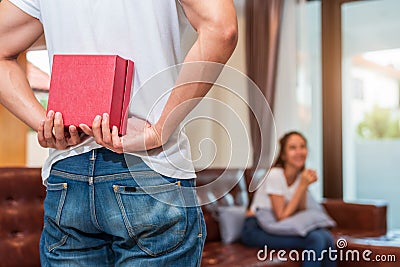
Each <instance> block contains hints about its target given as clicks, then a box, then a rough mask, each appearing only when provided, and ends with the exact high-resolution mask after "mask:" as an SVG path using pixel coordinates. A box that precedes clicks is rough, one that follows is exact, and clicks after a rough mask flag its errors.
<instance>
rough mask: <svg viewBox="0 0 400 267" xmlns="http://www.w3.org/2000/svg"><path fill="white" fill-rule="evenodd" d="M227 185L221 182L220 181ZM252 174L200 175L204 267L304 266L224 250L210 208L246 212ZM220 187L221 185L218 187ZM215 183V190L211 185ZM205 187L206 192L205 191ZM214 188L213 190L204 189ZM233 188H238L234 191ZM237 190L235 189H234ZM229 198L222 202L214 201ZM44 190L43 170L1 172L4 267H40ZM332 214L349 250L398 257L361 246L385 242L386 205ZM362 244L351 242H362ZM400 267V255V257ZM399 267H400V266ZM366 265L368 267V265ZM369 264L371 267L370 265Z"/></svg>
mask: <svg viewBox="0 0 400 267" xmlns="http://www.w3.org/2000/svg"><path fill="white" fill-rule="evenodd" d="M222 173H224V175H222V178H223V179H220V178H218V179H217V177H221V174H222ZM251 178H252V173H251V172H250V171H249V170H246V171H245V172H244V173H243V172H241V171H240V170H229V171H227V172H224V171H223V170H206V171H201V172H199V173H198V186H199V190H198V194H199V198H200V199H203V201H204V198H205V197H206V198H208V201H205V202H207V203H208V204H207V205H204V206H203V210H204V214H205V219H206V224H207V232H208V235H207V239H206V245H205V249H204V253H203V258H202V267H211V266H219V267H223V266H230V267H231V266H243V267H244V266H246V267H249V266H300V265H301V264H300V263H299V262H289V261H287V262H281V261H278V260H277V259H274V260H273V261H272V262H271V261H259V260H257V256H256V255H257V252H258V251H259V249H258V248H248V247H245V246H244V245H242V244H240V242H235V243H233V244H229V245H224V244H223V243H222V242H221V237H220V232H219V225H218V221H217V220H216V219H215V214H213V213H212V212H210V210H209V207H215V205H216V204H218V205H233V204H234V205H244V206H247V205H248V204H249V202H250V200H251V198H252V194H250V193H248V191H247V185H248V184H249V182H250V179H251ZM215 181H217V182H215ZM211 183H212V184H211ZM202 185H203V186H202ZM204 185H210V186H204ZM231 185H233V186H231ZM231 187H232V188H231ZM224 191H226V192H229V193H228V194H225V195H224V196H223V197H221V198H219V199H218V200H216V199H214V200H213V199H212V198H213V197H215V196H218V195H220V194H221V192H224ZM44 197H45V188H44V187H43V186H42V183H41V177H40V169H37V168H0V267H14V266H15V267H30V266H40V263H39V249H38V246H39V238H40V233H41V229H42V225H43V221H42V220H43V218H42V216H43V199H44ZM323 204H324V206H325V208H326V210H327V211H328V213H329V214H330V215H331V216H332V217H333V218H334V219H335V220H336V221H337V224H338V226H337V227H336V228H335V229H332V232H333V233H334V234H335V236H336V237H337V238H340V237H345V238H346V240H347V241H348V248H354V249H358V250H361V249H365V248H366V247H367V248H369V249H372V250H374V251H381V252H382V253H383V252H385V253H386V254H387V253H392V254H394V255H398V254H396V253H398V252H399V250H400V248H398V247H387V246H382V244H381V243H380V244H379V245H375V246H374V245H372V246H371V244H370V243H368V242H367V243H365V242H364V243H362V242H360V240H364V241H368V239H366V238H365V237H366V236H368V237H371V236H375V237H381V236H383V235H385V233H386V205H384V204H382V203H373V202H371V203H345V202H343V201H341V200H332V199H329V200H325V201H324V202H323ZM360 237H361V239H354V240H353V239H352V238H360ZM397 257H398V258H397V261H398V262H399V261H400V255H398V256H397ZM398 262H397V264H398ZM363 264H364V265H363ZM365 264H366V265H365ZM339 266H340V267H350V266H384V267H389V266H390V267H392V266H399V265H396V263H392V265H391V264H390V263H389V264H387V263H385V264H384V265H379V264H376V263H374V264H373V265H369V263H365V262H364V263H361V262H341V263H339Z"/></svg>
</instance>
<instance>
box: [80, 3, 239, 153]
mask: <svg viewBox="0 0 400 267" xmlns="http://www.w3.org/2000/svg"><path fill="white" fill-rule="evenodd" d="M181 3H182V6H183V9H184V11H185V13H186V16H187V18H188V20H189V22H190V23H191V24H192V26H193V27H194V29H195V30H196V31H197V34H198V37H197V40H196V42H195V43H194V44H193V46H192V47H191V49H190V50H189V52H188V54H187V56H186V58H185V60H184V63H190V62H207V63H204V64H201V63H195V64H186V65H185V64H184V65H183V67H182V69H181V71H180V73H179V75H178V78H177V82H176V87H175V88H174V89H173V90H172V92H171V94H170V96H169V98H168V100H167V103H166V105H165V107H164V110H163V112H162V114H161V116H160V118H159V120H158V121H157V122H156V124H154V125H150V124H148V123H146V122H143V121H139V120H131V121H132V123H136V124H141V126H137V127H136V130H134V131H133V132H131V133H129V122H128V130H127V135H126V136H124V137H122V138H120V137H118V131H117V129H116V127H114V129H113V132H112V134H110V132H109V130H108V129H109V128H108V123H109V119H108V116H107V115H105V116H104V115H103V117H101V116H99V117H98V118H97V119H96V120H95V121H94V122H93V125H92V130H90V129H89V127H87V126H85V125H81V128H82V129H83V130H84V132H85V133H87V134H89V135H93V136H94V137H95V140H96V142H97V143H99V144H100V145H103V146H105V147H108V148H110V149H112V150H114V151H116V152H119V153H121V152H122V151H125V152H133V151H139V150H149V149H152V148H156V147H159V146H161V145H163V144H164V143H166V142H167V141H168V139H169V137H170V135H171V134H172V133H173V132H174V131H175V129H176V128H177V127H178V125H179V124H180V123H181V122H182V120H183V119H184V118H185V117H186V116H187V114H189V112H190V111H191V110H192V109H193V108H194V107H195V106H196V105H197V103H198V102H199V101H200V100H201V98H202V97H204V96H205V95H206V94H207V93H208V91H209V90H210V89H211V87H212V83H213V82H215V80H216V79H217V77H218V75H219V73H220V71H221V70H222V67H223V64H225V63H226V62H227V61H228V59H229V58H230V56H231V55H232V53H233V51H234V49H235V47H236V43H237V18H236V11H235V7H234V4H233V0H201V1H199V0H181ZM211 62H216V64H211ZM195 81H210V83H204V82H197V83H194V82H195ZM138 127H140V128H141V129H142V130H139V129H138ZM122 141H123V142H122ZM122 143H123V145H122Z"/></svg>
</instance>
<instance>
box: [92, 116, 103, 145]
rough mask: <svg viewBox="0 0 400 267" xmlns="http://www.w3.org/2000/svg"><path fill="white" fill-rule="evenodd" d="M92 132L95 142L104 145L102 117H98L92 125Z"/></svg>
mask: <svg viewBox="0 0 400 267" xmlns="http://www.w3.org/2000/svg"><path fill="white" fill-rule="evenodd" d="M92 132H93V136H94V140H95V141H96V143H98V144H99V145H103V134H102V132H101V116H100V115H97V116H96V117H95V118H94V120H93V124H92Z"/></svg>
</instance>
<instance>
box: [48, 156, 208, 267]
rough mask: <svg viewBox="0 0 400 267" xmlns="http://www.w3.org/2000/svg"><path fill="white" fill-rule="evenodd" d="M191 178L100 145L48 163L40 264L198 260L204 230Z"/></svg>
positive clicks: (98, 265) (188, 263) (176, 263)
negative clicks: (166, 172)
mask: <svg viewBox="0 0 400 267" xmlns="http://www.w3.org/2000/svg"><path fill="white" fill-rule="evenodd" d="M194 183H195V181H194V179H189V180H185V179H175V178H168V177H164V176H162V175H160V174H158V173H156V172H154V171H152V170H151V169H150V168H149V167H148V166H147V165H146V164H144V162H143V161H142V160H141V159H140V158H138V157H134V156H130V155H119V154H116V153H114V152H112V151H109V150H107V149H104V148H100V149H95V150H93V151H91V152H88V153H85V154H81V155H78V156H73V157H70V158H66V159H63V160H60V161H58V162H56V163H55V164H54V165H53V167H52V170H51V175H50V177H49V179H48V185H47V195H46V199H45V201H44V210H45V211H44V229H43V232H42V236H41V240H40V254H41V264H42V266H57V267H58V266H84V267H90V266H96V267H103V266H146V267H151V266H156V267H161V266H200V261H201V254H202V250H203V246H204V240H205V236H206V231H205V223H204V218H203V214H202V212H201V208H200V207H199V206H198V205H194V204H197V199H196V195H195V188H194ZM139 185H140V186H139ZM183 189H186V190H183Z"/></svg>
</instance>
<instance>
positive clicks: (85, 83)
mask: <svg viewBox="0 0 400 267" xmlns="http://www.w3.org/2000/svg"><path fill="white" fill-rule="evenodd" d="M133 66H134V63H133V62H132V61H130V60H126V59H123V58H121V57H119V56H115V55H54V58H53V67H52V74H51V81H50V92H49V103H48V107H47V110H48V111H49V110H54V111H55V112H57V111H59V112H61V113H62V116H63V120H64V126H65V127H68V126H70V125H75V126H76V127H79V124H81V123H83V124H86V125H88V126H91V125H92V123H93V120H94V118H95V116H96V115H103V113H108V114H109V115H110V128H111V127H113V126H117V127H118V133H119V134H120V135H124V134H125V133H126V127H127V120H128V106H129V101H130V95H131V86H132V75H133Z"/></svg>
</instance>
